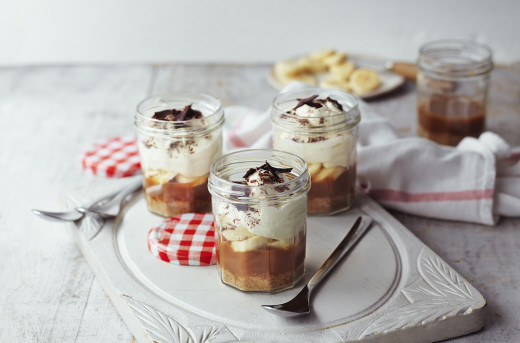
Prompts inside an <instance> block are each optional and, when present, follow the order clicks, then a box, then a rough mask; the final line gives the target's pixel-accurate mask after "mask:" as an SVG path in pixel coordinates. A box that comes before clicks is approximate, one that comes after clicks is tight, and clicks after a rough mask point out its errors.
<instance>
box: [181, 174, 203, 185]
mask: <svg viewBox="0 0 520 343" xmlns="http://www.w3.org/2000/svg"><path fill="white" fill-rule="evenodd" d="M207 178H208V177H207V175H203V176H196V177H189V176H184V175H181V174H177V176H175V182H178V183H191V184H193V186H198V185H201V184H203V183H204V182H206V180H207Z"/></svg>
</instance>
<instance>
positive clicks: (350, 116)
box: [271, 87, 361, 132]
mask: <svg viewBox="0 0 520 343" xmlns="http://www.w3.org/2000/svg"><path fill="white" fill-rule="evenodd" d="M299 94H307V96H308V94H317V95H318V96H324V95H325V96H331V95H337V96H339V97H340V98H339V99H338V98H334V100H336V101H338V102H340V103H341V105H342V106H343V105H345V104H346V103H345V101H350V103H349V104H348V105H349V108H348V110H344V111H342V112H341V113H338V114H334V115H327V116H322V117H312V118H313V119H314V118H327V119H330V120H331V121H332V122H334V124H330V123H329V124H323V125H313V126H305V127H303V126H302V127H301V128H299V127H293V128H292V130H293V131H305V132H307V131H312V132H314V131H320V132H321V131H333V130H337V129H338V127H346V128H347V129H350V128H352V127H354V126H356V125H357V124H359V122H360V121H361V114H360V111H359V98H358V97H357V96H355V95H353V94H350V93H347V92H345V91H343V90H340V89H322V88H316V87H306V88H304V89H298V90H294V91H288V92H283V93H280V94H278V95H277V96H276V97H275V98H274V99H273V103H272V112H271V122H272V123H274V124H277V125H280V124H281V123H287V122H289V123H291V126H293V124H294V121H297V120H298V119H302V118H303V117H301V116H298V115H294V114H290V113H288V112H286V111H285V110H283V109H281V108H280V107H279V103H280V100H282V99H283V98H284V97H287V98H288V99H286V102H289V101H294V100H297V99H299V98H297V96H298V95H299ZM282 116H283V117H282ZM285 118H287V119H285ZM337 119H338V120H337ZM342 119H343V120H342Z"/></svg>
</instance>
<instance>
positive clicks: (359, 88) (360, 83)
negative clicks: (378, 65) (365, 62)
mask: <svg viewBox="0 0 520 343" xmlns="http://www.w3.org/2000/svg"><path fill="white" fill-rule="evenodd" d="M380 83H381V81H380V80H379V75H378V74H377V73H376V72H375V71H373V70H370V69H356V70H355V71H354V72H353V73H352V75H351V76H350V86H351V87H352V90H353V91H354V92H355V93H357V94H366V93H369V92H371V91H373V90H375V89H376V88H377V87H379V84H380Z"/></svg>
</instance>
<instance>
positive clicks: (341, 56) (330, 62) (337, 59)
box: [323, 52, 347, 68]
mask: <svg viewBox="0 0 520 343" xmlns="http://www.w3.org/2000/svg"><path fill="white" fill-rule="evenodd" d="M346 60H347V54H346V53H344V52H336V53H334V54H333V55H330V56H328V57H327V58H325V59H324V60H323V63H325V64H326V65H327V67H329V68H331V67H332V66H334V65H337V64H341V63H343V62H345V61H346Z"/></svg>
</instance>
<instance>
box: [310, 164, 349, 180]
mask: <svg viewBox="0 0 520 343" xmlns="http://www.w3.org/2000/svg"><path fill="white" fill-rule="evenodd" d="M344 171H345V168H343V167H333V168H323V169H322V170H321V171H320V172H319V173H318V175H316V177H315V178H314V180H313V181H314V182H320V181H323V180H325V179H327V178H329V179H330V180H331V181H335V180H336V179H337V178H338V177H339V176H340V175H341V174H342V173H343V172H344Z"/></svg>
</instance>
